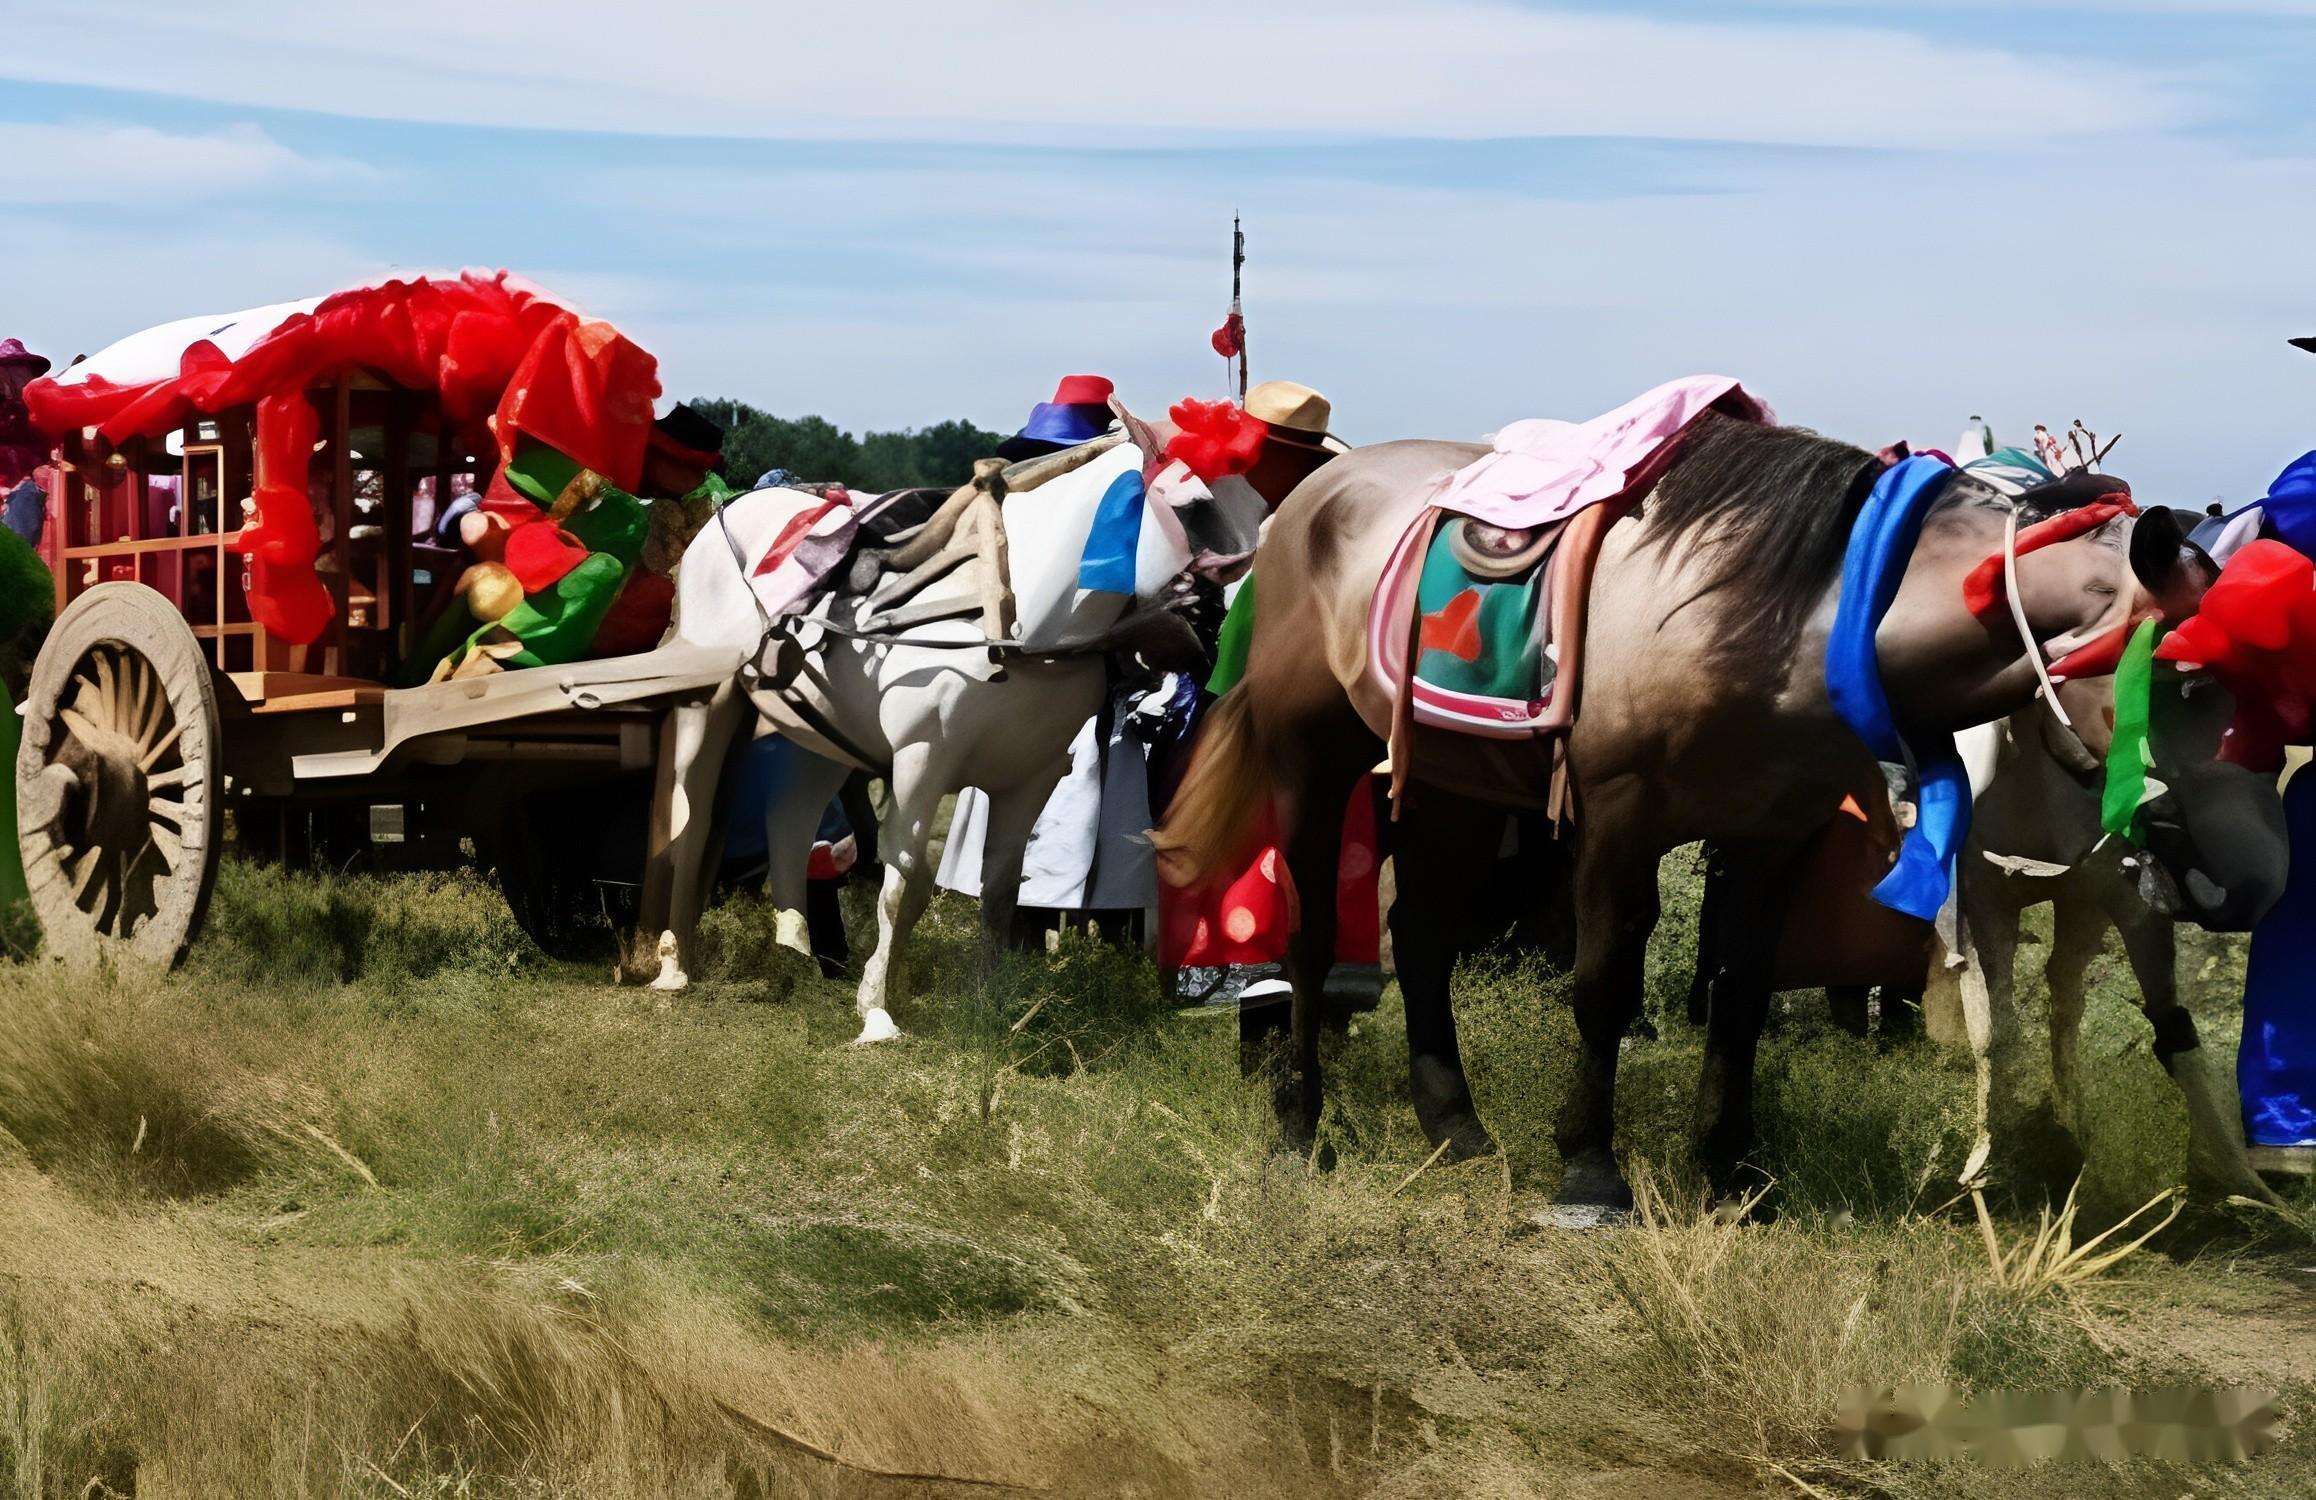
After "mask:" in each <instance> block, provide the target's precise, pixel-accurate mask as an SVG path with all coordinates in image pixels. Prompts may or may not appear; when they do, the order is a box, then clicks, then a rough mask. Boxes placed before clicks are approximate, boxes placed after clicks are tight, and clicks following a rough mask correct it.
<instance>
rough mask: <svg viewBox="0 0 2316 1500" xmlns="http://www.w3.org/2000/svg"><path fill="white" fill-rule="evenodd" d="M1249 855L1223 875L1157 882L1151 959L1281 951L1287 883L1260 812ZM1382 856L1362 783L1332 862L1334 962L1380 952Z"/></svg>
mask: <svg viewBox="0 0 2316 1500" xmlns="http://www.w3.org/2000/svg"><path fill="white" fill-rule="evenodd" d="M1256 837H1257V839H1258V840H1259V845H1260V846H1259V848H1258V849H1257V850H1256V853H1255V856H1254V858H1253V859H1251V860H1249V861H1248V862H1247V865H1246V867H1245V868H1244V869H1243V870H1241V871H1240V872H1239V873H1238V874H1237V875H1236V876H1234V877H1232V878H1231V879H1228V880H1216V881H1209V882H1207V883H1205V884H1203V885H1200V886H1198V887H1196V888H1194V889H1189V890H1184V889H1181V888H1178V887H1176V886H1172V885H1168V884H1167V883H1165V882H1164V881H1161V882H1159V886H1158V962H1159V965H1160V967H1162V968H1169V969H1183V968H1193V969H1194V968H1205V967H1208V966H1211V965H1217V964H1268V963H1277V962H1279V961H1281V960H1283V959H1284V958H1285V957H1286V956H1287V938H1288V935H1289V934H1291V933H1292V932H1293V931H1294V929H1295V926H1296V910H1297V908H1296V892H1295V883H1294V880H1293V878H1292V877H1291V876H1289V875H1288V873H1287V858H1286V855H1285V854H1284V853H1282V852H1281V851H1280V849H1279V847H1278V838H1279V820H1278V814H1277V813H1276V812H1275V811H1272V812H1266V813H1264V815H1263V820H1262V823H1261V824H1260V826H1259V829H1258V831H1257V834H1256ZM1381 869H1382V860H1381V858H1380V857H1379V856H1378V852H1377V843H1376V820H1375V798H1374V796H1373V795H1372V788H1371V786H1370V785H1369V784H1367V783H1362V784H1361V785H1360V787H1359V789H1358V791H1357V792H1356V793H1354V794H1353V796H1352V798H1351V805H1350V807H1349V808H1347V809H1346V810H1345V811H1344V814H1343V843H1342V847H1341V849H1340V851H1339V853H1338V855H1337V858H1336V866H1335V961H1336V962H1337V963H1343V964H1372V963H1375V962H1378V961H1379V959H1380V956H1381V950H1382V937H1383V933H1382V925H1383V923H1382V912H1381V898H1380V896H1379V895H1378V889H1377V882H1378V877H1379V876H1380V874H1381Z"/></svg>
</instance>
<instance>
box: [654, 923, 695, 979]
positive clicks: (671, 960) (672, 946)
mask: <svg viewBox="0 0 2316 1500" xmlns="http://www.w3.org/2000/svg"><path fill="white" fill-rule="evenodd" d="M690 983H691V976H690V975H688V974H686V973H684V971H683V969H682V968H681V967H679V966H678V965H677V963H676V936H675V934H674V933H673V932H663V933H661V934H660V935H659V977H658V978H657V979H654V980H653V981H652V982H651V987H652V988H653V989H655V990H680V989H682V988H684V986H686V985H688V984H690Z"/></svg>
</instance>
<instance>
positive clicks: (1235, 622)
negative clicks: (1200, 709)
mask: <svg viewBox="0 0 2316 1500" xmlns="http://www.w3.org/2000/svg"><path fill="white" fill-rule="evenodd" d="M1254 586H1255V581H1254V574H1252V573H1249V574H1247V575H1246V582H1244V583H1242V584H1240V585H1239V588H1238V597H1237V598H1235V599H1233V600H1231V601H1230V613H1228V614H1226V615H1224V616H1223V617H1222V633H1221V635H1220V636H1218V637H1217V638H1216V640H1215V643H1214V672H1213V674H1212V675H1211V676H1209V677H1208V678H1207V679H1206V690H1207V691H1208V692H1210V693H1212V694H1214V695H1215V696H1216V697H1218V698H1219V697H1221V696H1222V695H1223V694H1224V693H1227V692H1229V691H1230V690H1231V689H1232V688H1234V687H1237V686H1238V680H1239V679H1240V678H1241V677H1244V676H1245V675H1246V654H1247V652H1248V651H1249V650H1250V649H1252V648H1253V646H1254V623H1255V598H1254Z"/></svg>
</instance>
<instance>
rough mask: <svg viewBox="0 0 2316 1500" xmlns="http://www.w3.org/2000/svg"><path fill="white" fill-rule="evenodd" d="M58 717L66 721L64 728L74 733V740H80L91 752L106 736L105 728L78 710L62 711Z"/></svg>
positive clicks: (68, 709)
mask: <svg viewBox="0 0 2316 1500" xmlns="http://www.w3.org/2000/svg"><path fill="white" fill-rule="evenodd" d="M57 717H58V718H60V719H62V720H64V727H65V728H67V729H69V730H71V731H72V737H73V738H74V739H76V740H79V741H80V742H81V743H82V744H83V745H86V746H87V747H88V748H89V749H91V750H94V749H95V748H96V747H97V744H98V742H99V740H100V739H101V738H102V737H103V735H104V730H103V728H102V727H101V726H99V725H98V724H97V722H96V721H95V720H94V719H91V718H90V717H89V716H88V715H86V714H84V713H82V712H81V711H80V710H79V709H77V708H67V709H64V710H61V711H60V712H59V713H58V714H57Z"/></svg>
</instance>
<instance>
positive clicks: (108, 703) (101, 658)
mask: <svg viewBox="0 0 2316 1500" xmlns="http://www.w3.org/2000/svg"><path fill="white" fill-rule="evenodd" d="M96 669H97V682H98V684H99V685H100V689H101V691H100V692H99V694H98V697H99V700H100V701H101V702H102V703H103V704H104V714H105V728H107V729H112V730H118V729H119V728H120V727H121V717H122V715H121V680H120V677H119V676H118V674H116V673H115V672H114V670H113V654H112V653H111V652H110V651H99V652H97V653H96Z"/></svg>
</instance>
